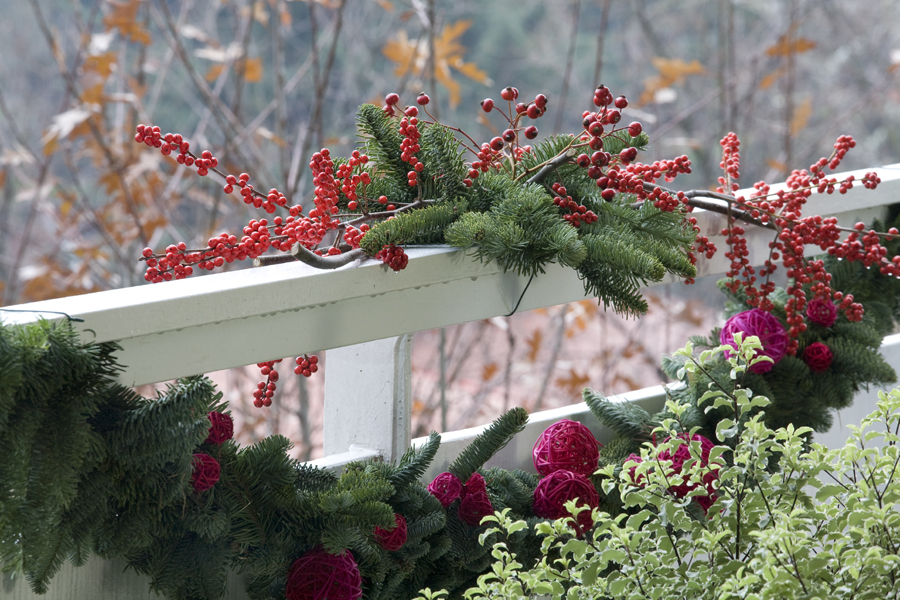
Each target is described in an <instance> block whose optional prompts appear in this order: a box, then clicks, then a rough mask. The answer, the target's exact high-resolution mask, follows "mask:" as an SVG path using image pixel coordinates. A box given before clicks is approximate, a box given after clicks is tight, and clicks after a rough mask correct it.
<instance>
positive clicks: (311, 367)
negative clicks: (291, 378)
mask: <svg viewBox="0 0 900 600" xmlns="http://www.w3.org/2000/svg"><path fill="white" fill-rule="evenodd" d="M294 364H296V365H297V366H296V367H294V373H296V374H297V375H303V376H304V377H310V376H311V375H312V374H313V373H315V372H316V371H318V370H319V357H318V356H316V355H315V354H313V355H312V356H310V355H308V354H304V355H303V356H298V357H297V358H296V359H295V360H294Z"/></svg>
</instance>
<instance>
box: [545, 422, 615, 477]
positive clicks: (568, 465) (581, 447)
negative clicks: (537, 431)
mask: <svg viewBox="0 0 900 600" xmlns="http://www.w3.org/2000/svg"><path fill="white" fill-rule="evenodd" d="M599 445H600V444H598V443H597V440H596V439H594V434H592V433H591V430H590V429H588V428H587V427H585V426H584V425H582V424H581V423H578V422H576V421H570V420H569V419H563V420H562V421H560V422H558V423H554V424H553V425H551V426H550V427H548V428H547V429H546V430H544V433H542V434H541V437H539V438H538V439H537V441H536V442H535V443H534V448H533V450H532V456H533V457H534V468H535V469H537V472H538V473H540V474H541V475H549V474H550V473H553V472H554V471H559V470H560V469H562V470H565V471H572V472H573V473H578V474H580V475H584V476H589V475H591V474H593V472H594V471H596V470H597V461H598V460H599V459H600V449H599V447H598V446H599Z"/></svg>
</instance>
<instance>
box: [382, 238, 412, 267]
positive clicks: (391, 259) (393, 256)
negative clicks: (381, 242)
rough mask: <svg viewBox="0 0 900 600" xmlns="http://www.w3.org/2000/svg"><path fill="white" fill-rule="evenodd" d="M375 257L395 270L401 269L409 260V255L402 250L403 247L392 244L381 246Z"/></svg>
mask: <svg viewBox="0 0 900 600" xmlns="http://www.w3.org/2000/svg"><path fill="white" fill-rule="evenodd" d="M375 258H378V259H381V262H383V263H384V264H386V265H387V266H389V267H390V268H392V269H393V270H395V271H402V270H403V269H405V268H406V265H407V263H408V262H409V257H408V256H407V255H406V253H405V252H404V251H403V248H402V247H400V246H395V245H393V244H391V245H389V246H385V247H384V248H382V249H381V250H380V251H379V252H378V254H376V255H375Z"/></svg>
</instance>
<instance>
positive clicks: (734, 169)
mask: <svg viewBox="0 0 900 600" xmlns="http://www.w3.org/2000/svg"><path fill="white" fill-rule="evenodd" d="M719 145H720V146H722V162H720V163H719V168H721V169H723V170H724V171H725V176H724V177H719V187H717V188H716V191H717V192H719V193H720V194H726V193H728V194H730V193H731V192H735V191H737V190H738V189H739V188H740V186H739V185H738V184H737V180H738V179H740V178H741V154H740V147H741V141H740V140H739V139H738V136H737V134H736V133H734V132H730V133H728V135H726V136H725V137H723V138H722V141H720V142H719Z"/></svg>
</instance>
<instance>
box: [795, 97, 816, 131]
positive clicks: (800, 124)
mask: <svg viewBox="0 0 900 600" xmlns="http://www.w3.org/2000/svg"><path fill="white" fill-rule="evenodd" d="M812 110H813V103H812V98H807V99H806V100H804V101H803V102H802V103H801V104H800V106H798V107H797V108H796V109H794V115H793V117H792V118H791V136H795V135H797V134H798V133H800V132H801V131H802V130H803V128H804V127H806V124H807V123H808V122H809V117H810V116H811V115H812Z"/></svg>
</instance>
